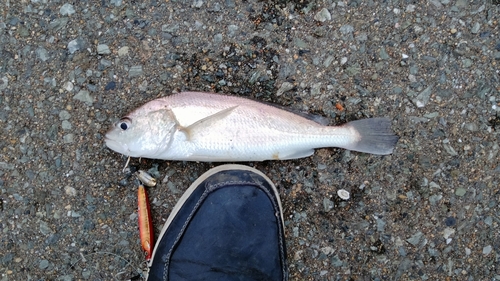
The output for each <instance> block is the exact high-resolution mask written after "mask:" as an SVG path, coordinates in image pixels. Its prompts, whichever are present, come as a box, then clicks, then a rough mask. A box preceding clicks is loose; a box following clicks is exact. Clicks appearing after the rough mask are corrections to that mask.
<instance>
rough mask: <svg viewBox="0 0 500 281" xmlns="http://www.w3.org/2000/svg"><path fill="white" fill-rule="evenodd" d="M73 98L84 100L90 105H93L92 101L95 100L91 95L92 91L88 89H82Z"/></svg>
mask: <svg viewBox="0 0 500 281" xmlns="http://www.w3.org/2000/svg"><path fill="white" fill-rule="evenodd" d="M73 98H74V99H76V100H79V101H81V102H84V103H85V104H87V105H88V106H91V105H92V103H93V102H94V98H92V96H90V92H89V91H87V90H80V91H79V92H78V93H77V94H76V95H75V96H73Z"/></svg>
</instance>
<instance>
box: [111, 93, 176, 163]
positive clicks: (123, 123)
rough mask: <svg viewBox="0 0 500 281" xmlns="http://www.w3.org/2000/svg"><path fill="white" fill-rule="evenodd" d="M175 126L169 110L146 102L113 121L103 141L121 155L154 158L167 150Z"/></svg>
mask: <svg viewBox="0 0 500 281" xmlns="http://www.w3.org/2000/svg"><path fill="white" fill-rule="evenodd" d="M175 129H176V120H175V118H174V117H173V116H172V113H171V111H170V110H168V109H166V108H165V107H162V106H161V105H158V104H155V103H152V102H150V103H148V104H145V105H144V106H142V107H140V108H138V109H136V110H135V111H133V112H131V113H129V114H128V115H126V116H125V117H123V118H121V119H120V120H119V121H117V122H115V123H114V124H113V126H112V127H111V129H110V130H109V131H108V132H107V133H106V138H105V142H106V145H107V146H108V147H109V148H110V149H111V150H114V151H116V152H118V153H121V154H123V155H126V156H130V157H144V158H153V159H154V158H157V157H156V156H157V155H158V154H159V153H160V152H162V151H164V150H166V149H168V147H169V145H170V143H171V140H172V136H173V134H174V132H175Z"/></svg>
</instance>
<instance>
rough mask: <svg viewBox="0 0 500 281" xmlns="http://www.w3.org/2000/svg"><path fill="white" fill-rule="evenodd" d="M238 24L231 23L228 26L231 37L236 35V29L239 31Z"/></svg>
mask: <svg viewBox="0 0 500 281" xmlns="http://www.w3.org/2000/svg"><path fill="white" fill-rule="evenodd" d="M238 28H239V27H238V26H237V25H234V24H230V25H229V26H228V27H227V30H228V33H227V35H228V36H229V37H233V36H234V35H236V31H238Z"/></svg>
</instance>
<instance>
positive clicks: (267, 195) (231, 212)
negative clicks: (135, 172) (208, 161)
mask: <svg viewBox="0 0 500 281" xmlns="http://www.w3.org/2000/svg"><path fill="white" fill-rule="evenodd" d="M146 279H147V280H164V281H167V280H168V281H177V280H190V281H194V280H217V281H226V280H231V281H232V280H241V281H247V280H248V281H250V280H252V281H255V280H276V281H278V280H279V281H284V280H288V268H287V264H286V249H285V237H284V225H283V210H282V207H281V202H280V198H279V194H278V190H277V189H276V187H275V186H274V185H273V183H272V182H271V180H270V179H269V178H268V177H266V176H265V175H264V174H263V173H261V172H259V171H258V170H256V169H253V168H251V167H247V166H243V165H222V166H218V167H216V168H213V169H211V170H209V171H208V172H206V173H205V174H203V175H202V176H201V177H200V178H198V179H197V180H196V181H195V182H194V183H193V184H192V185H191V186H190V187H189V189H188V190H187V191H186V192H185V193H184V195H182V197H181V198H180V200H179V202H178V203H177V204H176V205H175V207H174V209H173V210H172V213H171V214H170V216H169V217H168V220H167V222H166V223H165V225H164V227H163V229H162V231H161V234H160V237H159V238H158V241H157V243H156V245H155V248H154V251H153V255H152V259H151V261H150V262H149V264H148V273H147V278H146Z"/></svg>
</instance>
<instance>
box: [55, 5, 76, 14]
mask: <svg viewBox="0 0 500 281" xmlns="http://www.w3.org/2000/svg"><path fill="white" fill-rule="evenodd" d="M59 13H60V14H61V15H63V16H71V15H72V14H74V13H75V8H74V7H73V5H71V4H69V3H66V4H64V5H62V6H61V9H59Z"/></svg>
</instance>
